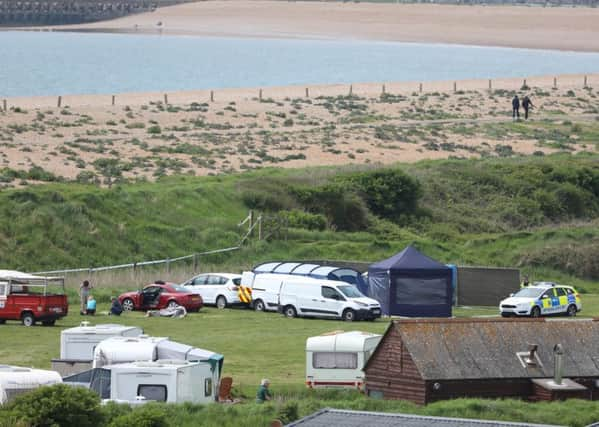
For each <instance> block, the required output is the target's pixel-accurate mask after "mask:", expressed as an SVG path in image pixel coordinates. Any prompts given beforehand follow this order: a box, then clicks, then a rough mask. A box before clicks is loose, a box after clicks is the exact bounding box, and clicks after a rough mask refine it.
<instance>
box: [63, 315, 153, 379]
mask: <svg viewBox="0 0 599 427" xmlns="http://www.w3.org/2000/svg"><path fill="white" fill-rule="evenodd" d="M142 334H143V330H142V329H141V328H138V327H136V326H125V325H118V324H100V325H94V326H92V325H90V323H89V322H85V321H84V322H81V324H80V325H79V326H77V327H75V328H69V329H65V330H63V331H62V332H61V333H60V359H52V369H53V370H55V371H57V372H58V373H60V374H61V375H62V376H63V377H64V376H68V375H72V374H76V373H78V372H83V371H86V370H88V369H91V368H92V361H93V358H94V350H95V349H96V347H97V345H98V344H99V343H100V342H102V341H104V340H105V339H108V338H112V337H119V336H122V337H138V336H140V335H142Z"/></svg>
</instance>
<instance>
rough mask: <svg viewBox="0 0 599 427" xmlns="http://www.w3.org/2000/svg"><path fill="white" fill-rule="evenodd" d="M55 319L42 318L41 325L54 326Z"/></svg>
mask: <svg viewBox="0 0 599 427" xmlns="http://www.w3.org/2000/svg"><path fill="white" fill-rule="evenodd" d="M55 323H56V320H42V325H44V326H54V324H55Z"/></svg>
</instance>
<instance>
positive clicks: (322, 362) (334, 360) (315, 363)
mask: <svg viewBox="0 0 599 427" xmlns="http://www.w3.org/2000/svg"><path fill="white" fill-rule="evenodd" d="M312 367H313V368H314V369H357V367H358V353H349V352H343V353H342V352H339V353H335V352H318V353H313V354H312Z"/></svg>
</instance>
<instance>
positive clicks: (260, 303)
mask: <svg viewBox="0 0 599 427" xmlns="http://www.w3.org/2000/svg"><path fill="white" fill-rule="evenodd" d="M265 308H266V307H264V301H262V300H261V299H257V300H256V301H255V302H254V310H256V311H264V309H265Z"/></svg>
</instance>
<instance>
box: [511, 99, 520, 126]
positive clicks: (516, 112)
mask: <svg viewBox="0 0 599 427" xmlns="http://www.w3.org/2000/svg"><path fill="white" fill-rule="evenodd" d="M512 120H520V98H518V95H515V96H514V99H512Z"/></svg>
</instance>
